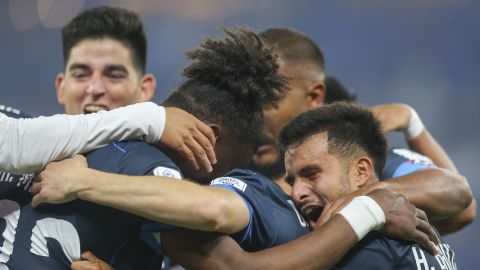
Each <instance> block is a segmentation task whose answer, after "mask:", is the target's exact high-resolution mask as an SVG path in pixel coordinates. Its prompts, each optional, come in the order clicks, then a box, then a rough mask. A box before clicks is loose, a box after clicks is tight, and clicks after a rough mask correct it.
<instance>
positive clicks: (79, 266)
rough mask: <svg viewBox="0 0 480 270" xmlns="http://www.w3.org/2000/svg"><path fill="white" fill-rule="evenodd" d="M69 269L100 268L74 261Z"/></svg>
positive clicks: (98, 269)
mask: <svg viewBox="0 0 480 270" xmlns="http://www.w3.org/2000/svg"><path fill="white" fill-rule="evenodd" d="M70 267H71V268H72V270H101V268H100V266H98V265H96V264H94V263H91V262H87V261H75V262H73V263H72V265H70Z"/></svg>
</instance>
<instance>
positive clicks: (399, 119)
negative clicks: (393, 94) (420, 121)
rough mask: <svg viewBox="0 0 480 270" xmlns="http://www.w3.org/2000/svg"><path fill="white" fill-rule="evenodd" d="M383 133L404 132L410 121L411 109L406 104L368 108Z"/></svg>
mask: <svg viewBox="0 0 480 270" xmlns="http://www.w3.org/2000/svg"><path fill="white" fill-rule="evenodd" d="M370 111H371V112H372V113H373V115H374V116H375V118H377V120H378V122H380V126H381V128H382V130H383V132H390V131H404V130H405V129H406V128H407V127H408V122H409V121H410V115H411V107H410V106H408V105H407V104H401V103H396V104H382V105H378V106H373V107H371V108H370Z"/></svg>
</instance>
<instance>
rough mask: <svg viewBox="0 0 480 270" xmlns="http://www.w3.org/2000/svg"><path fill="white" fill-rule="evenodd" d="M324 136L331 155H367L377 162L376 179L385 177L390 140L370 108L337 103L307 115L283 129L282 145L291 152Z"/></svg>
mask: <svg viewBox="0 0 480 270" xmlns="http://www.w3.org/2000/svg"><path fill="white" fill-rule="evenodd" d="M322 132H327V135H328V152H329V153H331V154H335V155H337V156H339V157H340V158H343V159H344V160H350V159H352V158H356V157H357V156H358V155H361V154H367V155H368V156H369V157H370V158H371V159H372V160H373V166H374V169H375V173H376V175H377V176H378V177H381V175H382V170H383V167H384V166H385V159H386V155H387V140H386V138H385V135H384V134H383V132H382V130H381V129H380V124H379V123H378V121H377V120H376V119H375V117H374V116H373V114H372V113H371V112H370V111H369V110H368V109H367V108H365V107H362V106H360V105H358V104H354V103H344V102H337V103H333V104H330V105H325V106H322V107H320V108H318V109H314V110H310V111H308V112H305V113H303V114H301V115H300V116H298V117H297V118H295V119H294V120H292V121H291V122H290V123H289V124H288V125H287V126H285V128H283V130H282V131H281V133H280V143H281V145H282V147H284V149H287V148H288V147H290V146H293V145H294V144H298V143H301V142H302V141H304V140H305V139H306V138H308V137H310V136H312V135H314V134H318V133H322Z"/></svg>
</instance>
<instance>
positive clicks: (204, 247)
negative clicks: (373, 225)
mask: <svg viewBox="0 0 480 270" xmlns="http://www.w3.org/2000/svg"><path fill="white" fill-rule="evenodd" d="M356 242H357V236H356V234H355V232H354V231H353V230H352V228H351V227H350V225H349V224H348V223H347V221H346V220H345V219H344V218H343V217H341V216H340V215H336V216H334V217H333V218H332V219H331V220H330V221H329V222H328V223H326V224H325V225H324V226H322V227H321V228H319V229H317V230H315V231H313V232H311V233H308V234H307V235H305V236H303V237H300V238H298V239H296V240H293V241H290V242H288V243H286V244H283V245H280V246H277V247H273V248H269V249H265V250H262V251H258V252H252V253H250V252H246V251H244V250H242V248H241V247H240V246H239V245H238V244H237V243H236V242H235V241H234V240H233V239H232V238H231V237H228V236H222V235H217V234H210V233H202V232H195V231H171V232H167V233H162V244H163V247H164V249H165V251H166V252H167V254H168V256H170V257H171V258H172V259H173V260H175V261H176V262H178V263H180V264H181V265H182V266H184V267H186V268H187V269H228V270H232V269H233V270H252V269H253V270H254V269H262V270H263V269H276V270H282V269H288V270H290V269H314V270H319V269H330V268H331V267H332V266H333V265H335V264H336V263H337V262H338V261H339V260H340V259H341V258H342V257H343V256H344V255H345V254H346V253H347V252H348V250H349V249H350V248H352V247H353V246H354V245H355V243H356ZM206 251H207V252H206Z"/></svg>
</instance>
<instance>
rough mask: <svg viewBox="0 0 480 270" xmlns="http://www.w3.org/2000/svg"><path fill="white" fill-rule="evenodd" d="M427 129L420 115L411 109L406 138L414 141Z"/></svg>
mask: <svg viewBox="0 0 480 270" xmlns="http://www.w3.org/2000/svg"><path fill="white" fill-rule="evenodd" d="M424 129H425V126H424V125H423V122H422V119H420V117H419V116H418V113H417V112H416V111H415V110H414V109H413V108H411V107H410V118H409V120H408V126H407V128H406V129H405V137H407V139H412V138H415V137H417V136H418V135H420V133H422V131H423V130H424Z"/></svg>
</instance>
